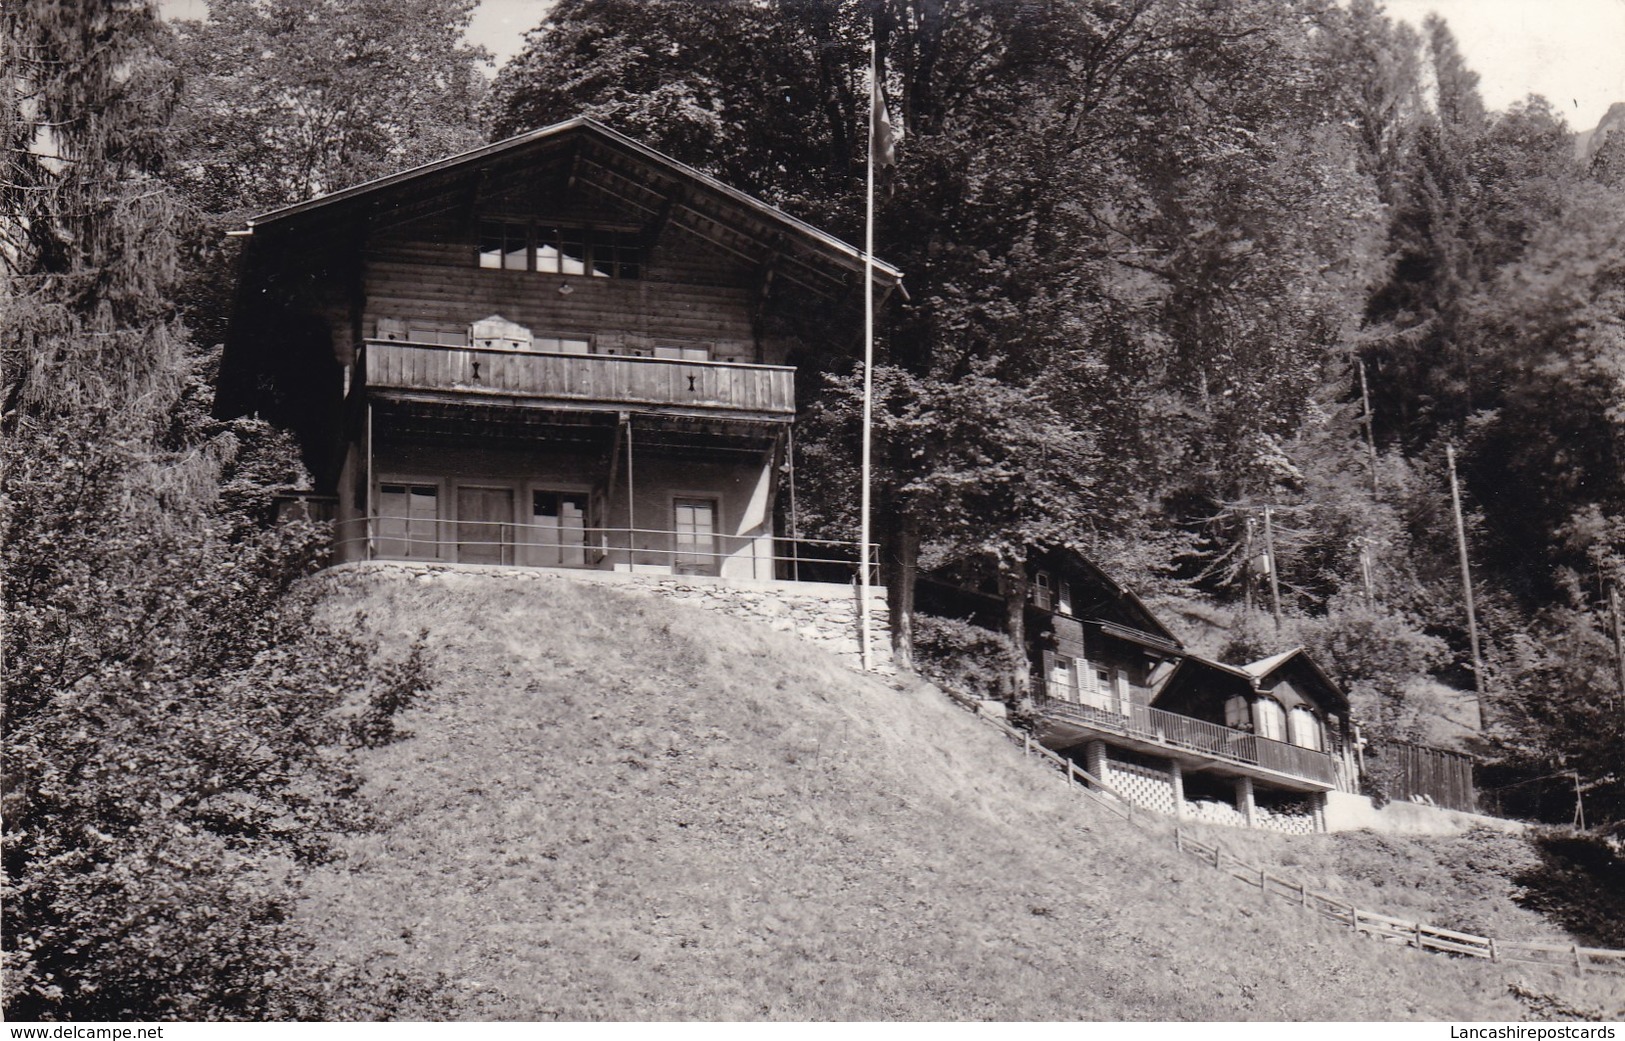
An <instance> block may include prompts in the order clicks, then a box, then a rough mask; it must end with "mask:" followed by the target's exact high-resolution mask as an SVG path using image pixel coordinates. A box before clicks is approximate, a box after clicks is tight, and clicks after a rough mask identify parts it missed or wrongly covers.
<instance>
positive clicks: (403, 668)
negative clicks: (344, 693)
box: [350, 629, 429, 748]
mask: <svg viewBox="0 0 1625 1041" xmlns="http://www.w3.org/2000/svg"><path fill="white" fill-rule="evenodd" d="M428 689H429V630H428V629H423V630H420V631H419V632H418V635H417V639H415V640H413V641H412V645H411V647H410V648H408V650H407V652H406V657H405V659H403V660H401V661H398V662H395V663H393V664H390V665H386V666H384V667H383V668H382V669H380V670H379V672H378V677H377V679H376V680H374V682H373V685H372V693H371V694H370V695H368V697H367V707H366V708H365V709H363V710H362V712H361V714H360V715H359V716H357V717H356V718H355V719H354V720H352V721H351V723H350V746H351V747H352V748H382V747H383V746H385V745H387V744H391V743H393V742H395V741H399V740H401V739H402V738H406V737H410V736H411V735H410V734H407V733H405V732H402V731H400V730H398V729H397V728H396V726H395V716H396V715H397V714H399V713H400V712H402V711H404V710H405V709H407V708H409V707H411V705H412V703H413V702H414V701H416V700H417V699H418V698H419V697H420V696H421V695H422V694H423V693H424V692H425V691H427V690H428Z"/></svg>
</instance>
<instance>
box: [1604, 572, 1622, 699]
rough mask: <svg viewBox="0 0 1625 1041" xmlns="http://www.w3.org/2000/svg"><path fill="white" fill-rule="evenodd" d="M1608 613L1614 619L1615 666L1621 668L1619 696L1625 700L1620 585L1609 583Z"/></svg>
mask: <svg viewBox="0 0 1625 1041" xmlns="http://www.w3.org/2000/svg"><path fill="white" fill-rule="evenodd" d="M1608 613H1609V614H1611V615H1613V617H1614V664H1615V666H1617V667H1618V668H1619V696H1620V697H1621V698H1625V623H1622V622H1621V621H1620V617H1619V583H1617V582H1610V583H1608Z"/></svg>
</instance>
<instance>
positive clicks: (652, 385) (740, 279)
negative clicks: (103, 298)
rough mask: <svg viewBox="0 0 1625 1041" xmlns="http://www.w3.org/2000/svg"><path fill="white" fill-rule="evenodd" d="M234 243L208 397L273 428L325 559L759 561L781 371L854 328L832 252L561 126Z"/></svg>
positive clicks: (262, 222) (791, 225) (725, 193)
mask: <svg viewBox="0 0 1625 1041" xmlns="http://www.w3.org/2000/svg"><path fill="white" fill-rule="evenodd" d="M240 234H246V235H248V236H249V238H248V242H247V244H246V250H245V253H244V257H243V263H242V270H241V277H240V282H239V287H238V296H237V303H236V309H235V312H234V315H233V320H232V324H231V327H230V330H229V334H228V342H227V344H226V351H225V356H224V359H223V361H222V371H221V376H220V388H219V396H218V402H219V406H218V407H219V410H220V411H221V413H222V414H226V415H236V414H246V413H250V412H255V413H258V414H260V415H262V416H264V417H265V418H267V419H270V420H272V421H273V422H276V423H278V424H280V425H283V426H285V427H288V428H290V429H292V430H293V431H294V432H295V433H296V434H297V436H298V437H299V440H300V443H301V445H302V448H303V450H304V453H305V458H306V460H307V462H308V464H309V466H310V468H311V471H312V473H313V474H314V475H315V478H316V482H317V485H318V488H317V491H318V493H320V495H322V496H325V497H326V499H325V501H326V502H327V503H328V504H330V509H331V511H332V513H333V515H334V518H335V520H336V522H337V528H336V530H337V544H338V555H339V557H340V559H345V560H354V559H365V558H389V559H408V560H438V561H455V562H465V563H485V564H527V565H543V566H560V567H586V568H613V569H621V570H653V571H663V572H673V573H688V574H713V575H715V574H721V575H724V576H733V577H752V578H774V577H778V576H780V575H781V574H782V573H783V571H784V569H783V568H782V567H781V566H780V565H779V563H778V559H779V558H780V557H782V556H783V555H784V554H783V553H781V552H779V550H780V549H782V548H783V547H782V544H780V545H778V546H777V547H776V544H775V539H776V536H777V535H778V533H777V532H776V531H775V523H774V515H775V504H776V500H777V497H778V493H779V479H780V471H781V467H780V463H781V462H782V461H783V459H784V457H785V453H786V446H787V439H788V436H789V431H790V427H791V423H792V421H793V420H794V417H795V412H796V390H797V385H796V373H797V369H798V367H802V368H805V367H809V366H811V367H819V366H822V365H826V364H828V363H829V362H830V361H831V360H832V359H833V358H835V357H836V356H838V355H842V354H846V353H849V352H850V351H851V349H852V348H853V346H854V345H855V343H856V342H857V340H858V337H859V335H860V328H861V327H860V321H859V315H860V314H861V308H862V303H863V291H864V258H863V256H862V254H861V253H860V252H859V251H858V250H856V249H854V248H853V247H851V246H849V245H847V244H845V243H844V242H841V241H840V240H838V239H836V238H834V237H833V236H831V235H829V234H827V233H825V232H823V231H820V230H819V229H817V228H814V227H812V226H811V225H808V224H806V223H804V222H802V221H799V220H796V219H795V218H793V217H790V216H788V215H787V214H784V213H782V212H780V211H779V210H777V209H775V208H773V207H771V206H768V205H766V204H764V203H762V202H760V201H758V200H756V199H753V198H751V197H750V196H748V195H745V194H744V193H742V192H739V191H737V190H735V189H733V188H730V187H728V186H727V185H724V184H721V183H720V182H718V181H716V180H715V179H713V178H711V177H709V176H707V175H705V174H703V173H701V172H699V171H698V170H695V169H693V168H691V167H688V166H685V165H684V164H682V163H679V162H677V161H675V160H673V159H671V158H669V157H667V156H664V155H662V154H660V153H659V152H656V151H654V150H652V149H649V148H647V147H644V146H643V145H641V144H639V143H637V142H636V141H633V140H631V139H630V138H627V137H625V136H623V135H621V134H619V133H616V132H615V131H613V130H611V129H609V128H608V127H605V126H603V125H601V124H599V123H596V122H594V121H592V120H590V119H585V118H578V119H572V120H569V121H568V122H564V123H560V124H557V125H555V126H551V127H547V128H545V129H541V130H536V131H533V132H531V133H527V134H522V135H520V136H517V137H514V138H510V139H508V140H506V141H502V142H498V143H496V144H492V145H488V146H486V147H483V148H479V149H475V150H473V151H470V152H467V153H464V154H462V155H458V156H453V157H451V158H449V159H444V160H441V161H439V162H435V163H430V164H428V165H426V166H421V167H418V168H416V169H413V170H408V171H406V172H404V173H400V174H396V175H393V176H390V177H384V178H381V179H379V180H375V181H372V182H369V183H366V184H362V185H358V186H356V187H353V188H348V189H345V190H343V191H339V192H335V193H333V194H331V195H327V196H323V197H321V198H317V199H313V200H311V201H308V202H303V203H299V204H296V205H292V206H287V207H284V208H282V209H279V210H275V211H273V212H271V213H267V214H264V215H262V216H260V217H256V218H254V219H253V220H252V221H250V222H249V227H248V229H247V231H246V232H243V233H240ZM873 271H874V277H875V280H876V283H877V289H878V291H879V292H881V293H886V292H889V291H890V290H891V289H894V288H897V287H899V286H900V284H901V274H900V273H899V272H898V271H897V270H896V269H895V268H892V267H890V266H889V265H886V264H884V263H881V262H878V261H877V262H875V264H874V267H873Z"/></svg>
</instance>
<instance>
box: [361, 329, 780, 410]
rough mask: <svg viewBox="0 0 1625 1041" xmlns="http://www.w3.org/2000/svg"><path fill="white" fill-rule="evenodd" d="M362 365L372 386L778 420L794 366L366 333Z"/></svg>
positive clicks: (369, 385) (365, 376)
mask: <svg viewBox="0 0 1625 1041" xmlns="http://www.w3.org/2000/svg"><path fill="white" fill-rule="evenodd" d="M361 366H362V371H363V372H364V374H365V375H364V378H365V380H366V384H367V386H368V387H371V388H377V389H395V390H408V391H431V392H441V393H455V394H469V395H484V396H493V397H502V398H535V399H539V400H545V401H558V402H561V403H567V404H568V403H578V402H579V403H583V404H594V405H600V406H612V405H641V406H649V407H656V408H662V407H663V408H670V409H674V410H679V411H688V410H695V411H697V412H698V413H701V414H706V413H728V412H732V413H744V414H749V415H751V416H752V417H753V418H763V419H769V420H783V421H788V420H789V419H790V418H791V417H793V416H794V415H795V369H793V368H789V367H787V366H782V365H738V364H733V363H728V362H710V361H679V360H675V359H669V358H630V357H621V356H617V355H607V354H545V353H541V352H532V351H508V350H491V349H485V348H472V347H439V346H433V345H428V344H416V343H395V342H391V341H384V340H369V341H368V342H367V343H366V345H365V346H364V348H363V351H362V360H361Z"/></svg>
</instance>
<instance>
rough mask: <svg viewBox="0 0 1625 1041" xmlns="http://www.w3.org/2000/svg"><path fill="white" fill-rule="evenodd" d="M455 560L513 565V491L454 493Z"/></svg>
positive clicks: (466, 488) (470, 489)
mask: <svg viewBox="0 0 1625 1041" xmlns="http://www.w3.org/2000/svg"><path fill="white" fill-rule="evenodd" d="M457 559H458V560H459V561H461V562H463V563H465V564H512V563H513V489H512V488H470V487H462V488H458V489H457Z"/></svg>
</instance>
